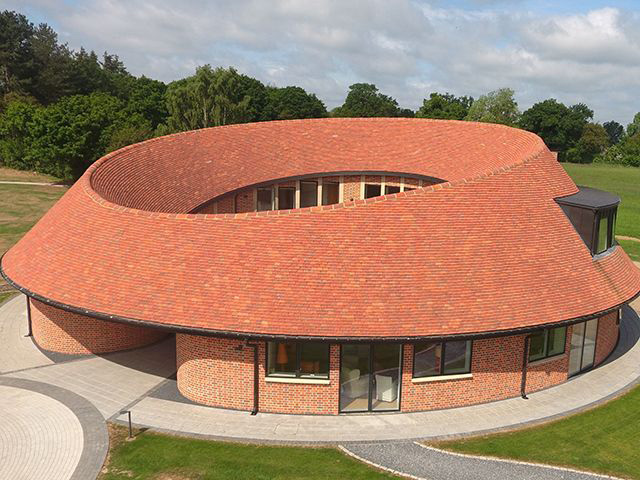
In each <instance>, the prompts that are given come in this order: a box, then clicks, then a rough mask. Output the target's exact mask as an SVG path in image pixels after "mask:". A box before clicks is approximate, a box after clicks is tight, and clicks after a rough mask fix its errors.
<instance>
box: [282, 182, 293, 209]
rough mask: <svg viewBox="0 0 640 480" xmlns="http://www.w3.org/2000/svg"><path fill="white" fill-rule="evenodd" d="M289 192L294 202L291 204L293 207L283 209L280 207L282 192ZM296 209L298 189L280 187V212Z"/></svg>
mask: <svg viewBox="0 0 640 480" xmlns="http://www.w3.org/2000/svg"><path fill="white" fill-rule="evenodd" d="M281 191H282V192H289V194H290V195H291V197H292V199H293V201H292V202H291V207H283V206H282V205H280V192H281ZM294 208H296V187H280V186H279V187H278V210H293V209H294Z"/></svg>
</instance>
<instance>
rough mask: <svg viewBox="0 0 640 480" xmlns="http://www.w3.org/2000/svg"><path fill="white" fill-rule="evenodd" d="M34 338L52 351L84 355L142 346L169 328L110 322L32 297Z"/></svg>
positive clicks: (160, 336)
mask: <svg viewBox="0 0 640 480" xmlns="http://www.w3.org/2000/svg"><path fill="white" fill-rule="evenodd" d="M31 322H32V328H33V338H34V339H35V341H36V343H37V344H38V345H39V346H40V347H41V348H43V349H45V350H49V351H51V352H58V353H66V354H71V355H82V354H89V353H107V352H116V351H119V350H128V349H130V348H137V347H142V346H144V345H148V344H150V343H154V342H157V341H158V340H161V339H162V338H164V337H166V336H167V335H168V334H167V332H164V331H161V330H155V329H152V328H144V327H134V326H131V325H126V324H123V323H114V322H107V321H104V320H98V319H95V318H91V317H86V316H84V315H78V314H75V313H70V312H67V311H65V310H60V309H59V308H55V307H52V306H50V305H47V304H45V303H42V302H39V301H37V300H31Z"/></svg>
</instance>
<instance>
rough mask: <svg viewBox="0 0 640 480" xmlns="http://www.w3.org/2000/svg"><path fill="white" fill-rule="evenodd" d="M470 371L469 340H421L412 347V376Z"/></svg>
mask: <svg viewBox="0 0 640 480" xmlns="http://www.w3.org/2000/svg"><path fill="white" fill-rule="evenodd" d="M469 372H471V340H466V341H465V340H463V341H455V342H446V343H441V342H421V343H416V344H415V345H414V347H413V377H414V378H421V377H431V376H435V375H455V374H459V373H469Z"/></svg>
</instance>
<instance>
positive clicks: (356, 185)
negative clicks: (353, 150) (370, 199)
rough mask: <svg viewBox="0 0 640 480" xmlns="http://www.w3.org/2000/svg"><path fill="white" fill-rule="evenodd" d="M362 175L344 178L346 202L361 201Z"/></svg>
mask: <svg viewBox="0 0 640 480" xmlns="http://www.w3.org/2000/svg"><path fill="white" fill-rule="evenodd" d="M360 178H361V176H360V175H345V177H344V190H343V192H344V201H345V202H350V201H351V200H359V199H360Z"/></svg>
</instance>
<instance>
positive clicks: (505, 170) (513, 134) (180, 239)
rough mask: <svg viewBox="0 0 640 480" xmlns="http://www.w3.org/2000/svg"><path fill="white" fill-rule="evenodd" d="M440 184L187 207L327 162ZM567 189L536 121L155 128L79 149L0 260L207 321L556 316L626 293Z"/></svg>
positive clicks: (178, 318)
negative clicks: (146, 135)
mask: <svg viewBox="0 0 640 480" xmlns="http://www.w3.org/2000/svg"><path fill="white" fill-rule="evenodd" d="M357 170H371V171H394V172H406V173H413V174H420V175H428V176H433V177H438V178H443V179H446V180H447V182H446V183H442V184H438V185H433V186H430V187H424V188H420V189H417V190H414V191H410V192H403V193H398V194H392V195H386V196H383V197H378V198H374V199H368V200H366V201H364V200H362V201H355V202H348V203H344V204H339V205H331V206H327V207H312V208H307V209H298V210H289V211H282V212H260V213H255V212H254V213H243V214H235V215H234V214H198V215H194V214H186V213H184V212H188V211H189V210H191V209H192V208H194V207H195V206H197V205H199V204H201V203H203V202H204V201H206V200H208V199H209V198H212V197H214V196H218V195H220V194H223V193H225V192H228V191H231V190H235V189H237V188H240V187H243V186H246V185H252V184H256V183H260V182H263V181H267V180H273V179H278V178H283V177H289V176H295V175H303V174H309V173H322V172H337V171H357ZM576 191H577V188H576V186H575V185H574V183H573V182H572V181H571V179H570V178H569V177H568V176H567V175H566V174H565V172H564V170H563V169H562V168H561V166H560V165H559V164H558V162H557V161H556V160H555V158H554V157H553V155H552V154H551V153H550V152H549V151H548V149H547V148H546V147H545V146H544V144H543V142H542V141H541V140H540V139H539V138H538V137H537V136H535V135H533V134H530V133H527V132H524V131H521V130H516V129H511V128H507V127H503V126H497V125H489V124H476V123H469V122H453V121H430V120H415V119H323V120H302V121H289V122H270V123H260V124H248V125H236V126H231V127H220V128H213V129H206V130H199V131H196V132H188V133H184V134H178V135H174V136H170V137H163V138H159V139H155V140H151V141H148V142H144V143H142V144H138V145H134V146H131V147H127V148H125V149H122V150H120V151H117V152H114V153H113V154H110V155H108V156H106V157H104V158H103V159H101V160H99V161H98V162H96V164H94V165H93V166H92V167H91V168H90V169H89V170H88V171H87V172H86V173H85V175H84V176H83V177H82V178H81V179H80V180H78V182H76V184H75V185H74V186H73V187H72V188H71V189H70V190H69V191H68V192H67V193H66V194H65V195H64V197H63V198H62V199H61V200H60V201H59V202H58V203H57V204H56V205H55V206H54V207H53V208H52V209H51V210H50V211H49V212H48V213H47V214H46V215H45V216H44V217H43V218H42V219H41V220H40V222H38V224H37V225H36V226H35V227H34V228H33V229H32V230H31V231H30V232H29V233H27V235H25V236H24V237H23V239H22V240H21V241H20V242H19V243H18V244H17V245H16V246H14V247H13V248H12V249H11V250H10V251H9V252H8V253H7V254H6V255H5V257H4V259H3V261H2V269H3V273H4V274H5V275H6V277H7V278H8V279H10V281H11V282H13V283H14V284H16V285H18V286H20V287H22V288H24V289H26V290H28V291H29V292H32V293H33V294H35V295H37V296H41V297H45V298H48V299H51V300H53V301H55V302H59V303H61V304H64V305H68V306H71V307H76V308H82V309H86V310H89V311H92V312H98V313H99V314H105V315H114V316H117V317H122V318H125V319H130V320H133V321H143V322H149V323H154V324H161V325H166V326H172V327H176V328H194V329H202V330H206V331H208V332H211V333H216V332H222V333H227V332H232V333H234V334H248V335H275V336H303V337H307V336H309V337H340V338H344V337H366V338H379V337H394V338H401V337H402V338H407V337H424V336H434V337H436V336H446V335H458V334H462V335H464V334H473V333H480V332H493V333H497V332H501V331H512V330H517V329H525V328H529V327H534V326H538V325H543V324H553V323H557V322H563V321H570V320H572V319H576V318H578V317H582V316H587V315H591V314H595V313H598V312H602V311H605V310H607V309H611V308H614V307H616V306H618V305H620V304H621V303H624V302H626V301H628V300H629V299H630V298H632V297H633V296H634V295H636V294H637V293H638V292H639V291H640V271H639V270H638V269H637V268H635V266H634V265H633V264H632V262H631V261H630V260H629V258H628V257H627V255H626V254H625V253H624V251H623V250H622V249H621V248H620V247H616V248H615V249H614V250H613V251H612V252H610V253H609V254H608V255H605V256H602V257H597V258H595V259H594V258H592V256H591V254H590V252H589V251H588V249H587V247H586V246H585V245H584V243H583V242H582V240H581V239H580V237H579V235H578V234H577V233H576V231H575V230H574V228H573V226H572V225H571V223H570V222H569V220H568V219H567V218H566V216H565V215H564V213H563V212H562V210H561V209H560V207H559V206H558V205H557V203H556V202H555V201H554V198H557V197H560V196H565V195H570V194H573V193H575V192H576Z"/></svg>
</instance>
